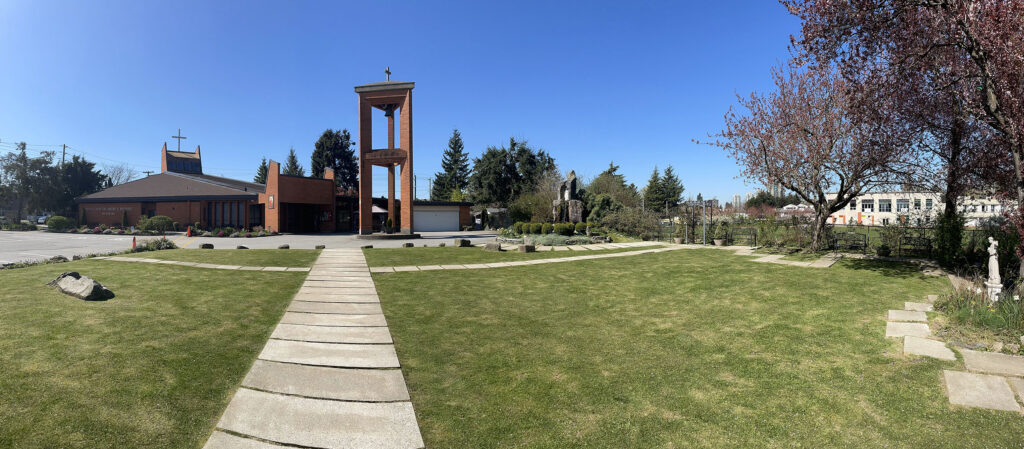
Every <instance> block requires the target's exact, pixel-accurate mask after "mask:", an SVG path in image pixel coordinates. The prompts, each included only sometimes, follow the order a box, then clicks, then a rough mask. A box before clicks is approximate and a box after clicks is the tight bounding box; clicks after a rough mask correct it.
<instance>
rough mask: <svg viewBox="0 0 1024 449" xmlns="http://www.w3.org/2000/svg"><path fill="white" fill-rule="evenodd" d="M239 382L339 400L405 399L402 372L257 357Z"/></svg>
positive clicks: (256, 386)
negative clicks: (313, 364) (283, 361)
mask: <svg viewBox="0 0 1024 449" xmlns="http://www.w3.org/2000/svg"><path fill="white" fill-rule="evenodd" d="M242 385H243V386H246V387H250V388H256V389H259V390H266V391H272V392H275V393H283V394H293V395H298V396H305V397H310V398H319V399H335V400H341V401H363V402H383V401H408V400H409V390H407V389H406V387H405V379H404V378H402V371H401V370H397V369H349V368H326V367H321V366H307V365H295V364H291V363H279V362H269V361H265V360H257V361H256V362H255V363H253V365H252V369H251V370H249V374H248V375H246V376H245V379H244V380H242Z"/></svg>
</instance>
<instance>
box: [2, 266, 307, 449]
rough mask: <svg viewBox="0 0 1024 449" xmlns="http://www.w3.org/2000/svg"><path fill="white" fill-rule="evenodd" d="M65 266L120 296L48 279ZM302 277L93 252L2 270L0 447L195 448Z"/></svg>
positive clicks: (216, 417)
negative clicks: (83, 296) (96, 298)
mask: <svg viewBox="0 0 1024 449" xmlns="http://www.w3.org/2000/svg"><path fill="white" fill-rule="evenodd" d="M291 251H294V250H291ZM209 252H210V253H221V254H227V252H225V251H209ZM164 253H169V254H170V253H177V252H176V251H175V252H172V251H164V252H160V255H164ZM282 253H284V252H282ZM288 254H293V253H292V252H288ZM155 255H157V254H156V253H147V254H146V256H148V257H152V256H155ZM291 257H295V256H291ZM232 262H234V261H232ZM268 262H275V261H273V260H268ZM273 264H274V265H281V263H273ZM63 271H79V272H81V273H82V274H84V275H88V276H91V277H93V278H95V279H96V280H98V281H100V282H102V283H103V284H105V285H107V286H108V287H109V288H110V289H111V290H113V291H114V293H115V294H116V295H117V296H116V297H115V298H113V299H111V300H108V301H105V302H85V301H81V300H78V299H75V298H72V297H70V296H66V295H63V294H61V293H58V292H57V291H56V290H55V289H53V288H50V287H47V286H46V285H45V283H46V282H48V281H50V280H51V279H53V278H54V277H56V276H57V275H58V274H60V273H61V272H63ZM304 277H305V273H286V272H275V273H270V272H230V273H226V272H223V271H220V270H206V269H200V268H191V267H178V266H166V265H150V264H125V263H113V262H106V261H99V260H82V261H77V262H70V263H65V264H55V265H40V266H36V267H30V268H24V269H16V270H4V271H0V285H2V286H3V294H2V295H0V398H3V399H2V400H0V447H18V448H57V447H62V448H129V447H131V448H137V447H160V448H190V447H191V448H198V447H200V446H201V445H202V443H203V441H205V439H206V438H207V437H208V436H209V434H210V432H211V431H212V429H213V426H214V425H215V424H216V421H217V419H218V418H219V416H220V414H221V412H223V410H224V407H226V405H227V402H228V400H229V399H230V394H231V393H232V392H233V391H234V389H235V388H236V387H237V386H238V385H239V384H240V383H241V380H242V378H243V377H244V376H245V373H246V372H247V371H248V370H249V367H250V366H251V365H252V361H253V360H254V359H255V358H256V355H257V354H258V353H259V351H260V349H261V348H262V347H263V345H264V343H265V342H266V340H267V338H268V336H269V334H270V332H271V330H272V329H273V326H274V325H275V324H276V323H277V321H278V320H279V319H280V317H281V315H282V314H283V313H284V309H285V307H286V306H287V304H288V302H289V300H290V299H291V297H292V296H293V295H294V294H295V292H296V291H297V290H298V288H299V285H301V283H302V281H303V279H304Z"/></svg>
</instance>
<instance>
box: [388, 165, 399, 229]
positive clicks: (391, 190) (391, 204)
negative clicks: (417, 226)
mask: <svg viewBox="0 0 1024 449" xmlns="http://www.w3.org/2000/svg"><path fill="white" fill-rule="evenodd" d="M388 217H390V218H391V223H392V224H396V223H397V220H396V219H397V216H396V215H395V166H394V165H392V166H389V167H388Z"/></svg>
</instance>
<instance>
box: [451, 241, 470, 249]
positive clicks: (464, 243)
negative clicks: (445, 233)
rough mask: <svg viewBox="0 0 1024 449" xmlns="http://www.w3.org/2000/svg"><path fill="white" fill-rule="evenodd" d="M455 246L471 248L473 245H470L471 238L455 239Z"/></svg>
mask: <svg viewBox="0 0 1024 449" xmlns="http://www.w3.org/2000/svg"><path fill="white" fill-rule="evenodd" d="M455 246H456V247H458V248H469V247H470V246H473V245H470V243H469V239H455Z"/></svg>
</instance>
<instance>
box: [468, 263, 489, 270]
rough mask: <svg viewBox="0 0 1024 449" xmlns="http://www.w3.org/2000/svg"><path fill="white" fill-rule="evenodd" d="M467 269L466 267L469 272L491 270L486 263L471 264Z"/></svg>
mask: <svg viewBox="0 0 1024 449" xmlns="http://www.w3.org/2000/svg"><path fill="white" fill-rule="evenodd" d="M465 267H466V269H467V270H479V269H482V268H490V267H488V266H487V264H485V263H471V264H467V265H465Z"/></svg>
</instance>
